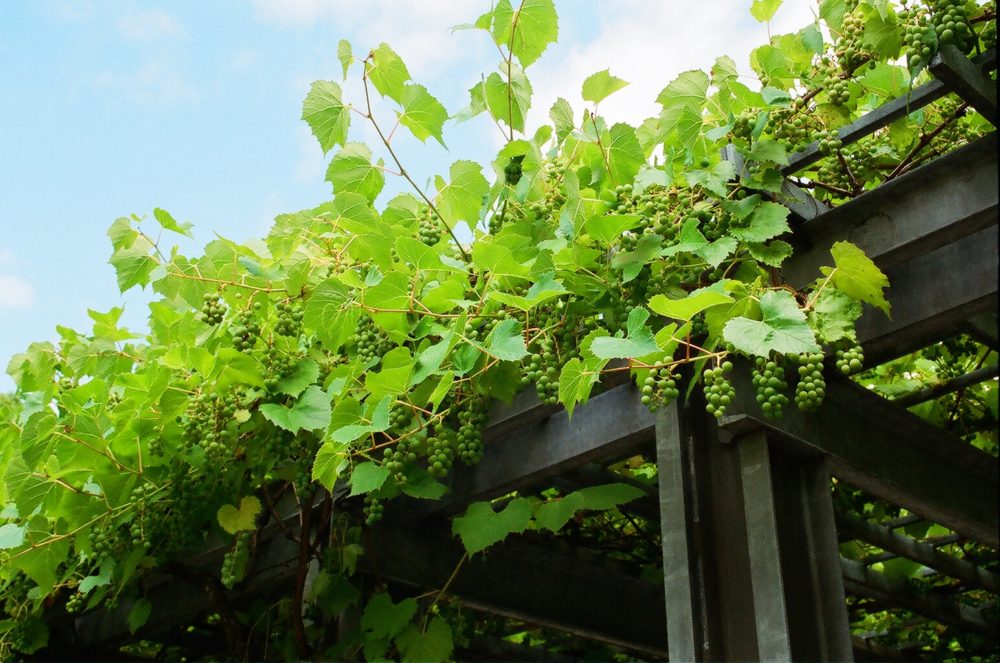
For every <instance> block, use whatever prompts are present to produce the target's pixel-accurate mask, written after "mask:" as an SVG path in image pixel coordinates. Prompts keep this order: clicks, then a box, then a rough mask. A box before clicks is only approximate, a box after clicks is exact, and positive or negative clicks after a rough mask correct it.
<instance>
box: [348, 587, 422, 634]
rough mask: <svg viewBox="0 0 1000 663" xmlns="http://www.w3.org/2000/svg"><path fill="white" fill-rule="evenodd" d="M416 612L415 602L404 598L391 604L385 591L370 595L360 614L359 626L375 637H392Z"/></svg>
mask: <svg viewBox="0 0 1000 663" xmlns="http://www.w3.org/2000/svg"><path fill="white" fill-rule="evenodd" d="M416 613H417V602H416V600H414V599H404V600H403V601H400V602H399V603H397V604H393V602H392V598H390V597H389V595H388V594H386V593H385V592H380V593H378V594H376V595H375V596H373V597H371V599H370V600H369V601H368V605H366V606H365V611H364V614H362V615H361V628H362V629H364V630H365V631H367V632H369V633H370V634H371V635H372V636H373V637H376V638H394V637H396V636H397V635H398V634H399V633H401V632H402V631H403V629H404V628H406V626H407V624H409V623H410V620H411V619H413V615H415V614H416Z"/></svg>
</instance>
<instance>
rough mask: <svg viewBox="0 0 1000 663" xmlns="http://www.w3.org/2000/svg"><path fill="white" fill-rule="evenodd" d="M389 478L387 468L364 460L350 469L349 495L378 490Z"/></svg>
mask: <svg viewBox="0 0 1000 663" xmlns="http://www.w3.org/2000/svg"><path fill="white" fill-rule="evenodd" d="M388 478H389V470H388V468H386V467H383V466H382V465H376V464H375V463H373V462H371V461H365V462H363V463H361V464H359V465H355V466H354V469H353V470H352V471H351V482H350V483H351V495H352V496H353V495H364V494H365V493H370V492H373V491H376V490H378V489H379V488H381V487H382V484H384V483H385V480H386V479H388Z"/></svg>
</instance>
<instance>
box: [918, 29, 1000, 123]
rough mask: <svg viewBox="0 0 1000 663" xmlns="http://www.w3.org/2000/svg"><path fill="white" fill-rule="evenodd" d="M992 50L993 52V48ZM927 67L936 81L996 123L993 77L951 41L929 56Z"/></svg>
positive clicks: (995, 86)
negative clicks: (984, 73) (971, 60)
mask: <svg viewBox="0 0 1000 663" xmlns="http://www.w3.org/2000/svg"><path fill="white" fill-rule="evenodd" d="M993 52H994V54H995V53H996V49H993ZM995 57H996V56H995V55H994V60H995ZM930 70H931V73H933V74H934V76H935V77H937V79H938V80H939V81H941V82H943V83H944V84H945V85H947V86H948V87H949V88H950V89H951V90H952V91H954V92H955V94H957V95H958V96H959V97H961V98H962V99H964V100H965V101H967V102H968V104H969V105H970V106H972V107H973V108H975V109H976V110H977V111H979V114H980V115H982V116H983V117H985V118H986V119H987V120H989V121H990V122H992V123H993V124H994V125H996V123H997V84H996V81H991V80H990V79H989V78H987V77H986V76H984V75H983V71H982V69H981V68H979V67H977V66H976V65H974V64H972V62H970V61H969V59H968V58H967V57H965V55H964V54H963V53H962V52H961V51H959V50H958V49H957V48H955V47H954V46H952V45H951V44H946V45H944V46H942V47H941V49H940V50H939V51H938V53H937V55H935V56H934V58H933V59H932V60H931V64H930Z"/></svg>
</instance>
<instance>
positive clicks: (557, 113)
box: [549, 97, 576, 143]
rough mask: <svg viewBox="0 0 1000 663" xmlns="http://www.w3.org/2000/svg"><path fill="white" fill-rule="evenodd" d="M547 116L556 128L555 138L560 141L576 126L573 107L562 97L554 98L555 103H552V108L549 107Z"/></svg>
mask: <svg viewBox="0 0 1000 663" xmlns="http://www.w3.org/2000/svg"><path fill="white" fill-rule="evenodd" d="M549 118H550V119H551V120H552V124H553V126H555V128H556V140H558V141H559V142H560V143H561V142H562V141H563V139H564V138H566V136H568V135H569V134H570V133H571V132H572V131H573V128H574V127H575V126H576V121H575V120H574V119H573V107H572V106H570V105H569V102H568V101H566V100H565V99H563V98H562V97H559V98H558V99H556V101H555V103H554V104H552V108H551V109H549Z"/></svg>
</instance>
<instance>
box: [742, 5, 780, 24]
mask: <svg viewBox="0 0 1000 663" xmlns="http://www.w3.org/2000/svg"><path fill="white" fill-rule="evenodd" d="M783 1H784V0H753V4H751V5H750V15H751V16H753V17H754V18H755V19H757V22H758V23H763V22H764V21H770V20H771V18H772V17H773V16H774V13H775V12H776V11H778V7H780V6H781V3H782V2H783Z"/></svg>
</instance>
